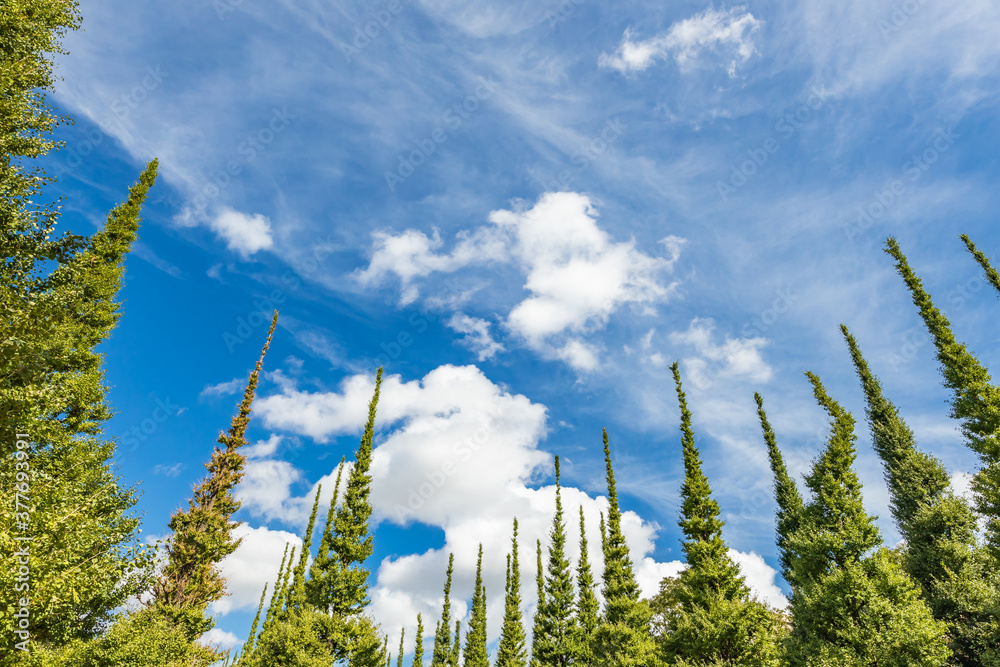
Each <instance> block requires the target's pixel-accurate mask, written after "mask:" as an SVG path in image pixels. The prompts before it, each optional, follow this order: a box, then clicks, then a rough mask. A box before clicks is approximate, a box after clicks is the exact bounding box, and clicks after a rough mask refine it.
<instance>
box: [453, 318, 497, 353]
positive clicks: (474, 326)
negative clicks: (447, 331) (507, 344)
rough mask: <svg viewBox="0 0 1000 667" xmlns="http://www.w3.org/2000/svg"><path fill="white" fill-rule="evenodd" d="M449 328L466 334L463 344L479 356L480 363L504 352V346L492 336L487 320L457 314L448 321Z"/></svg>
mask: <svg viewBox="0 0 1000 667" xmlns="http://www.w3.org/2000/svg"><path fill="white" fill-rule="evenodd" d="M448 327H449V328H451V329H454V330H455V331H457V332H458V333H462V334H466V336H465V338H464V339H463V341H462V342H463V343H464V344H465V345H467V346H468V347H469V348H470V349H471V350H472V351H473V352H475V353H476V354H477V356H478V358H479V361H485V360H487V359H491V358H493V357H494V356H495V355H496V353H497V352H503V349H504V347H503V345H501V344H500V343H498V342H497V341H495V340H493V336H491V335H490V323H489V322H487V321H486V320H483V319H480V318H478V317H469V316H468V315H466V314H465V313H455V314H454V315H452V316H451V319H450V320H448Z"/></svg>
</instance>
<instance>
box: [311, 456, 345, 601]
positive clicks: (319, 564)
mask: <svg viewBox="0 0 1000 667" xmlns="http://www.w3.org/2000/svg"><path fill="white" fill-rule="evenodd" d="M345 460H346V457H341V459H340V464H339V465H338V466H337V480H336V482H335V483H334V485H333V495H332V496H331V497H330V507H329V508H328V509H327V511H326V525H325V526H324V527H323V536H322V537H321V538H320V541H319V550H318V553H317V554H316V558H315V560H313V562H312V565H311V566H310V567H309V577H308V579H306V582H305V590H306V600H307V601H308V603H309V604H310V605H312V606H313V607H314V608H316V609H321V610H325V611H326V612H327V613H332V612H333V599H334V596H336V594H337V575H338V574H339V572H340V569H339V566H338V563H339V561H338V560H337V552H335V551H333V549H332V548H331V547H332V545H333V518H334V517H335V516H336V514H337V497H338V494H339V493H340V477H341V475H342V474H343V472H344V461H345Z"/></svg>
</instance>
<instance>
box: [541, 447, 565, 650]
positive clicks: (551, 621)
mask: <svg viewBox="0 0 1000 667" xmlns="http://www.w3.org/2000/svg"><path fill="white" fill-rule="evenodd" d="M555 469H556V513H555V516H554V517H553V519H552V531H551V532H550V533H549V554H548V555H549V558H548V576H547V577H546V579H545V603H544V604H541V605H539V607H538V611H537V613H536V619H535V627H536V628H537V630H536V632H537V633H538V634H537V635H536V636H535V639H534V657H535V659H536V660H537V661H538V664H540V665H552V666H554V667H565V666H566V665H569V664H571V663H572V660H573V645H572V641H573V635H574V629H573V627H574V622H573V621H574V619H573V579H572V577H571V576H570V569H569V561H568V560H567V559H566V526H565V523H564V521H563V509H562V494H561V486H560V479H559V457H558V456H557V457H555Z"/></svg>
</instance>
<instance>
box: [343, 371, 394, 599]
mask: <svg viewBox="0 0 1000 667" xmlns="http://www.w3.org/2000/svg"><path fill="white" fill-rule="evenodd" d="M381 385H382V368H381V367H380V368H379V369H378V372H377V373H376V375H375V395H374V396H373V397H372V400H371V402H370V403H369V404H368V422H367V423H366V424H365V430H364V434H363V435H362V437H361V444H360V446H359V447H358V452H357V455H356V456H355V461H354V465H353V466H352V467H351V474H350V476H349V477H348V478H347V489H346V490H345V492H344V503H343V505H342V506H341V507H340V508H338V509H337V513H336V515H335V517H334V520H333V528H334V532H333V539H332V541H331V544H330V549H331V550H332V551H334V552H335V553H336V554H337V565H338V567H339V570H340V571H339V572H338V574H337V580H338V581H337V586H338V590H339V595H338V596H337V597H336V598H334V599H333V605H332V606H333V613H334V615H343V616H351V615H356V614H359V613H360V612H361V611H362V610H363V609H364V608H365V607H366V606H367V605H368V602H369V600H368V575H369V571H368V569H367V568H365V567H364V562H365V560H367V558H368V557H369V556H371V554H372V550H373V538H372V536H371V535H370V534H369V533H368V519H369V518H370V517H371V513H372V506H371V502H370V501H369V496H370V495H371V483H372V478H371V473H370V472H369V468H370V466H371V459H372V442H373V440H374V437H375V410H376V408H377V406H378V398H379V388H380V387H381Z"/></svg>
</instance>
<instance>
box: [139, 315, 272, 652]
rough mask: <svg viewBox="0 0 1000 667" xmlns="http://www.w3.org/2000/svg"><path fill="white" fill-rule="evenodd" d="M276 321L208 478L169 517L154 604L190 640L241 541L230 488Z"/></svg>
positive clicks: (207, 624) (220, 591) (203, 624)
mask: <svg viewBox="0 0 1000 667" xmlns="http://www.w3.org/2000/svg"><path fill="white" fill-rule="evenodd" d="M277 323H278V313H277V312H275V313H274V317H273V318H272V320H271V328H270V330H269V331H268V332H267V341H266V342H265V343H264V349H263V350H262V351H261V354H260V358H259V359H258V360H257V365H256V367H255V368H254V370H253V372H251V373H250V380H249V382H248V383H247V387H246V390H245V391H244V392H243V400H242V402H241V403H240V405H239V406H238V411H237V414H236V415H235V416H234V417H233V420H232V425H231V426H230V428H229V431H228V432H227V433H221V434H220V435H219V444H220V445H223V447H224V449H220V448H219V447H216V448H215V451H214V452H212V460H211V462H210V463H207V464H206V465H205V467H206V468H207V469H208V476H207V477H206V478H205V479H204V480H203V481H202V483H201V484H200V485H198V487H197V488H196V489H195V491H194V497H193V498H192V499H191V501H190V502H189V503H188V508H187V509H186V510H178V511H176V512H174V514H173V516H172V517H171V518H170V524H169V526H170V530H171V531H173V534H172V535H171V537H170V539H169V540H168V542H167V547H166V553H167V564H166V566H165V567H164V569H163V573H162V574H161V575H160V578H159V581H157V583H156V585H155V586H154V587H153V600H154V601H153V603H152V604H153V605H154V606H155V608H156V609H157V610H158V611H159V613H162V614H163V615H164V616H165V617H166V618H167V619H168V620H169V621H170V622H171V623H172V624H174V625H178V626H180V627H181V628H183V629H184V630H185V631H186V632H187V634H188V637H189V638H190V639H192V640H194V639H196V638H197V637H198V636H200V635H201V634H202V633H204V632H207V631H208V630H209V628H211V627H212V626H213V625H214V622H213V621H212V619H210V618H208V617H206V616H205V611H206V610H207V609H208V605H209V603H211V602H213V601H215V600H218V599H220V598H221V597H222V596H223V595H224V594H225V580H224V579H223V578H222V574H221V572H220V571H219V567H218V564H219V561H221V560H222V559H223V558H225V557H226V556H228V555H229V554H231V553H232V552H234V551H235V550H236V548H237V547H238V546H239V544H240V540H237V539H235V538H233V536H232V530H233V528H235V527H236V526H237V525H239V524H238V523H234V522H232V521H231V520H230V519H231V517H232V515H233V513H234V512H236V510H238V509H239V508H240V502H239V501H238V500H236V498H234V497H233V494H232V490H233V488H234V487H235V486H236V485H237V484H239V482H240V480H241V479H242V478H243V467H244V465H245V464H246V457H244V456H243V454H241V453H240V451H239V450H240V448H241V447H243V446H244V445H245V444H246V442H247V441H246V438H245V437H244V436H245V435H246V429H247V425H248V424H249V423H250V412H251V410H252V407H253V400H254V393H255V391H256V389H257V378H258V376H259V375H260V370H261V367H262V366H263V365H264V356H265V355H266V354H267V349H268V348H269V347H270V345H271V337H272V336H273V335H274V327H275V326H276V325H277Z"/></svg>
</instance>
